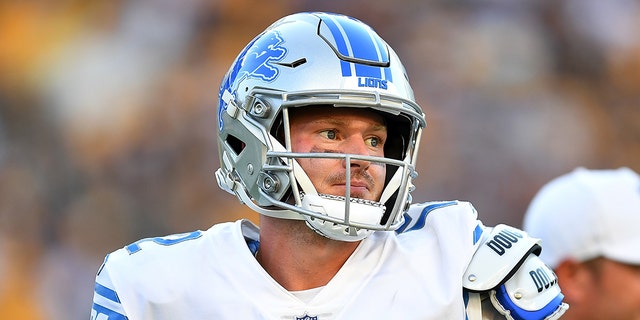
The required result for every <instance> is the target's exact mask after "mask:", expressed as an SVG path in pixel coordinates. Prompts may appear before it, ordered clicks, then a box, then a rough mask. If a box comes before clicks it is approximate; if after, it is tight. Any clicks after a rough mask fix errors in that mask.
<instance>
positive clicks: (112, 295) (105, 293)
mask: <svg viewBox="0 0 640 320" xmlns="http://www.w3.org/2000/svg"><path fill="white" fill-rule="evenodd" d="M94 290H95V292H96V294H98V295H100V296H102V297H105V298H107V299H109V300H111V301H113V302H117V303H120V298H118V293H117V292H115V291H114V290H112V289H110V288H107V287H105V286H103V285H101V284H99V283H97V282H96V285H95V287H94Z"/></svg>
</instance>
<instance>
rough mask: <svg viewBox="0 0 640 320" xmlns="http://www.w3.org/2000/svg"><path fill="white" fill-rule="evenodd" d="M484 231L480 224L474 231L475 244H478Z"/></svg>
mask: <svg viewBox="0 0 640 320" xmlns="http://www.w3.org/2000/svg"><path fill="white" fill-rule="evenodd" d="M483 231H484V230H483V229H482V226H480V225H479V224H478V225H477V226H476V228H475V229H474V230H473V244H476V243H478V241H479V240H480V237H481V236H482V233H483Z"/></svg>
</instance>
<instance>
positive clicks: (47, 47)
mask: <svg viewBox="0 0 640 320" xmlns="http://www.w3.org/2000/svg"><path fill="white" fill-rule="evenodd" d="M314 10H324V11H334V12H341V13H345V14H349V15H352V16H354V17H356V18H359V19H361V20H363V21H365V22H367V23H369V24H370V25H371V26H373V27H374V28H375V29H376V30H377V31H378V33H379V34H380V35H381V36H382V37H383V38H385V39H386V40H387V41H388V42H389V43H390V45H391V46H392V47H393V48H394V49H395V50H396V51H397V53H398V54H399V55H400V57H401V58H402V59H403V61H404V63H405V67H406V68H407V70H408V73H409V77H410V79H411V81H412V84H413V88H414V90H415V93H416V97H417V99H418V102H419V103H421V105H422V107H423V109H424V110H425V112H426V114H427V117H428V123H429V126H428V128H427V130H426V131H425V133H424V136H423V144H422V147H421V149H420V159H421V162H420V164H419V172H420V176H419V177H418V179H417V181H416V185H417V190H416V192H415V193H414V199H416V200H417V201H426V200H448V199H460V200H468V201H471V202H473V203H474V204H475V206H476V208H477V209H478V211H479V214H480V217H481V219H482V220H483V221H484V222H485V224H487V225H493V224H497V223H508V224H511V225H514V226H520V225H521V218H522V215H523V213H524V211H525V209H526V207H527V205H528V202H529V200H530V199H531V198H532V197H533V195H534V194H535V192H536V191H537V189H538V188H539V187H540V186H542V184H544V183H545V182H547V181H548V180H549V179H551V178H553V177H555V176H557V175H559V174H562V173H564V172H566V171H569V170H571V169H573V168H574V167H576V166H585V167H590V168H604V167H618V166H628V167H631V168H633V169H635V170H640V37H638V35H637V31H638V30H640V2H639V1H637V0H607V1H601V0H555V1H554V0H522V1H499V0H495V1H490V0H484V1H483V0H439V1H438V0H429V1H425V0H400V1H384V0H368V1H364V0H350V1H339V0H331V1H312V0H290V1H288V0H270V1H257V0H254V1H251V0H233V1H231V0H179V1H178V0H136V1H130V0H110V1H89V0H50V1H44V0H41V1H38V0H4V1H1V2H0V318H1V319H24V320H31V319H34V320H36V319H56V320H57V319H65V320H69V319H87V318H88V317H89V310H90V307H91V298H92V294H93V277H94V274H95V272H96V270H97V268H98V267H99V265H100V263H101V261H102V259H103V257H104V255H105V254H106V253H107V252H109V251H112V250H115V249H117V248H119V247H121V246H123V245H125V244H127V243H130V242H132V241H135V240H137V239H139V238H143V237H148V236H159V235H165V234H170V233H178V232H185V231H189V230H193V229H206V228H208V227H209V226H210V225H212V224H214V223H216V222H220V221H227V220H234V219H237V218H240V217H248V218H250V219H252V220H254V221H257V220H256V219H255V218H256V217H255V215H254V214H253V213H251V212H249V211H248V210H247V209H245V208H244V207H243V206H241V205H240V204H239V203H238V201H237V200H236V199H235V198H234V197H232V196H230V195H228V194H226V193H224V192H222V191H220V190H219V189H218V188H217V185H216V182H215V179H214V176H213V172H214V170H215V169H216V168H217V162H218V159H217V150H216V148H217V147H216V140H215V139H216V125H215V114H216V113H215V106H216V99H217V92H218V85H219V81H220V79H221V78H222V76H223V74H224V72H226V70H227V68H228V67H229V65H230V63H231V62H232V60H233V59H234V57H235V55H236V54H237V53H238V52H239V51H240V50H241V49H242V47H243V46H244V45H245V44H246V43H247V42H248V41H249V40H251V39H252V38H253V37H254V36H255V35H256V34H257V33H259V32H260V31H262V30H263V29H264V28H265V27H267V26H268V25H269V24H270V23H271V22H273V21H275V20H276V19H277V18H279V17H281V16H284V15H286V14H289V13H293V12H297V11H314ZM549 223H553V221H550V222H549Z"/></svg>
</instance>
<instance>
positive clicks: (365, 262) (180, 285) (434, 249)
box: [91, 201, 484, 320]
mask: <svg viewBox="0 0 640 320" xmlns="http://www.w3.org/2000/svg"><path fill="white" fill-rule="evenodd" d="M483 230H484V227H483V226H482V224H481V223H480V221H479V220H477V216H476V212H475V210H474V209H473V207H472V206H471V205H470V204H469V203H466V202H457V201H453V202H431V203H425V204H415V205H413V206H412V207H411V209H410V210H409V212H408V213H407V214H406V221H405V224H404V225H403V226H402V227H401V228H400V229H399V230H398V231H397V232H374V233H373V234H372V235H371V236H369V237H368V238H366V239H365V240H363V241H362V242H361V243H360V245H359V246H358V248H357V249H356V250H355V252H354V253H353V254H352V255H351V257H350V258H349V259H348V260H347V261H346V263H345V264H344V266H343V267H342V268H341V269H340V271H339V272H338V273H337V274H336V275H335V276H334V277H333V279H332V280H331V281H330V282H329V283H328V284H327V285H326V286H324V287H322V288H320V289H318V290H316V292H315V293H314V294H315V295H314V296H312V297H311V298H310V299H308V300H305V299H303V300H301V299H300V298H299V296H296V295H294V294H293V293H291V292H289V291H287V290H286V289H284V288H283V287H282V286H280V285H279V284H278V283H277V282H276V281H275V280H273V279H272V278H271V277H270V276H269V274H268V273H267V272H266V271H265V270H264V269H262V267H261V266H260V264H259V263H258V262H257V261H256V259H255V258H254V256H253V253H252V250H250V248H249V247H250V246H249V245H248V243H252V242H255V241H257V240H258V234H259V230H258V228H257V227H256V226H255V225H253V224H252V223H251V222H249V221H247V220H239V221H236V222H235V223H234V222H229V223H222V224H218V225H215V226H213V227H212V228H210V229H209V230H206V231H195V232H192V233H186V234H181V235H174V236H169V237H163V238H150V239H144V240H141V241H138V242H136V243H133V244H131V245H129V246H126V247H124V248H122V249H119V250H117V251H115V252H113V253H111V254H110V255H108V256H107V258H106V259H105V263H104V264H103V266H102V267H101V268H100V270H99V271H98V275H97V277H96V286H95V294H94V300H93V302H94V303H93V310H92V312H91V319H92V320H122V319H130V320H143V319H144V320H147V319H154V320H176V319H290V320H297V319H304V320H312V319H316V320H328V319H455V320H461V319H465V317H466V312H465V308H466V306H467V302H468V300H467V297H465V294H464V293H463V287H462V278H463V274H464V272H465V269H466V268H467V265H468V264H469V262H470V260H471V258H472V256H473V253H474V251H475V249H476V246H477V242H478V239H479V238H480V234H481V233H482V232H483Z"/></svg>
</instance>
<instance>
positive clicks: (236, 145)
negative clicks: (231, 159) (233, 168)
mask: <svg viewBox="0 0 640 320" xmlns="http://www.w3.org/2000/svg"><path fill="white" fill-rule="evenodd" d="M226 141H227V145H229V147H231V149H232V150H233V152H235V153H236V155H238V154H240V152H242V150H244V147H245V146H246V144H245V143H244V142H242V140H240V139H238V138H237V137H235V136H233V135H229V136H227V140H226Z"/></svg>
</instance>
